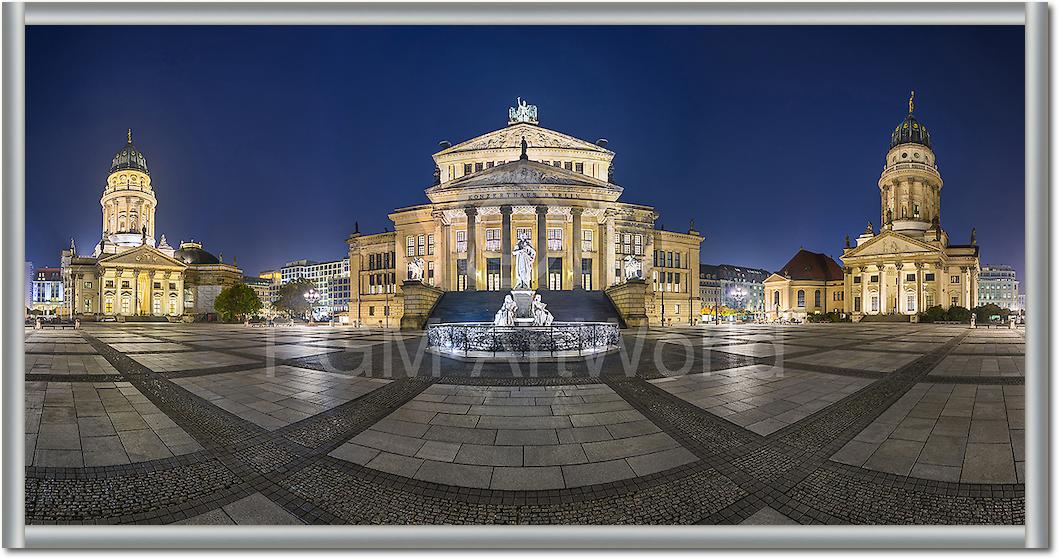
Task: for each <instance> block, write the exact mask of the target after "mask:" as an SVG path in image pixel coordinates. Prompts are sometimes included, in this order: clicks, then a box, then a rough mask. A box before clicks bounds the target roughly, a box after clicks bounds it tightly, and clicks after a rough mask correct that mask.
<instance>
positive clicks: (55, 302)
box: [30, 267, 66, 316]
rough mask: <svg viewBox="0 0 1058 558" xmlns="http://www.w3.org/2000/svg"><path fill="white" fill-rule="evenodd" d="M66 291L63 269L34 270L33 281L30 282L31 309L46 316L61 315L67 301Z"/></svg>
mask: <svg viewBox="0 0 1058 558" xmlns="http://www.w3.org/2000/svg"><path fill="white" fill-rule="evenodd" d="M64 293H65V290H64V288H63V281H62V269H60V268H58V267H41V268H38V269H36V270H35V271H34V272H33V281H32V282H31V283H30V310H31V311H32V312H33V313H35V314H42V315H44V316H57V315H60V314H62V313H63V308H64V305H65V303H66V299H65V297H64V296H63V295H64Z"/></svg>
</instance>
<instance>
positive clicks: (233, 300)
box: [213, 283, 262, 321]
mask: <svg viewBox="0 0 1058 558" xmlns="http://www.w3.org/2000/svg"><path fill="white" fill-rule="evenodd" d="M261 306H262V304H261V299H259V298H257V293H256V292H254V290H253V289H252V288H250V287H249V286H247V285H246V284H244V283H236V284H234V285H232V286H230V287H225V288H224V290H222V291H220V294H218V295H217V298H216V300H214V301H213V308H214V309H216V311H217V312H218V313H219V314H220V315H221V317H222V318H223V319H224V320H226V321H230V320H233V319H236V318H238V319H242V318H244V317H246V316H249V315H251V314H255V313H257V312H258V311H259V310H261Z"/></svg>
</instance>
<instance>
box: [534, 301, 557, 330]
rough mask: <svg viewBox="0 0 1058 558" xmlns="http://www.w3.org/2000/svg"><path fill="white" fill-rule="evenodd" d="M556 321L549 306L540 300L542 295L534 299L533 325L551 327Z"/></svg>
mask: <svg viewBox="0 0 1058 558" xmlns="http://www.w3.org/2000/svg"><path fill="white" fill-rule="evenodd" d="M553 321H555V317H554V316H552V315H551V312H550V311H549V310H548V309H547V305H546V304H544V301H543V300H541V299H540V295H536V296H534V297H533V325H538V326H549V325H551V322H553Z"/></svg>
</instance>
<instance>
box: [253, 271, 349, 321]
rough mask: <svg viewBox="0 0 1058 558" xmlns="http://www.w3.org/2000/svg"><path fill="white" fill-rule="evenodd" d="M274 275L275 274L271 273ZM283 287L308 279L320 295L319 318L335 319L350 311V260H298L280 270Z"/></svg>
mask: <svg viewBox="0 0 1058 558" xmlns="http://www.w3.org/2000/svg"><path fill="white" fill-rule="evenodd" d="M271 273H274V272H271ZM279 275H280V282H281V284H282V285H285V284H287V283H290V282H291V281H295V280H297V279H308V280H309V281H312V283H313V284H314V285H315V288H316V291H317V292H319V293H320V300H319V302H317V303H316V315H317V317H334V316H337V315H338V314H339V313H343V312H348V311H349V260H348V259H343V260H334V261H329V262H315V261H312V260H297V261H293V262H290V263H288V264H286V265H284V266H283V267H282V268H280V269H279Z"/></svg>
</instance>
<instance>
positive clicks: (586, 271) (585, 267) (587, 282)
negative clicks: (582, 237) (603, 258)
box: [580, 258, 591, 291]
mask: <svg viewBox="0 0 1058 558" xmlns="http://www.w3.org/2000/svg"><path fill="white" fill-rule="evenodd" d="M580 286H581V288H582V289H584V290H586V291H590V290H591V258H583V259H581V260H580Z"/></svg>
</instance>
